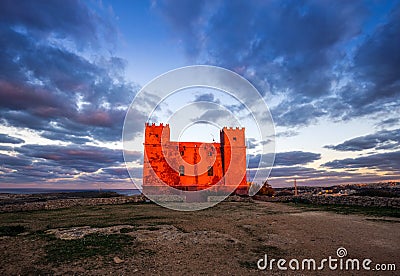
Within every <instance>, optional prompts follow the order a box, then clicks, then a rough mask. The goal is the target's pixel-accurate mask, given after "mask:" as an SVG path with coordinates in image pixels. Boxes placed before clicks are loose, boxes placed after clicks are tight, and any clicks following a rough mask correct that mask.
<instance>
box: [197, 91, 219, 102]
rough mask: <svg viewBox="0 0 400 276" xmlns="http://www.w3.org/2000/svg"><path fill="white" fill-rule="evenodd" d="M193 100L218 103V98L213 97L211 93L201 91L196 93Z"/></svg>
mask: <svg viewBox="0 0 400 276" xmlns="http://www.w3.org/2000/svg"><path fill="white" fill-rule="evenodd" d="M194 102H207V103H217V104H219V103H220V101H219V100H218V99H215V96H214V94H212V93H203V94H199V95H196V97H195V99H194Z"/></svg>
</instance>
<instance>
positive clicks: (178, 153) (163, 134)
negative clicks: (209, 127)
mask: <svg viewBox="0 0 400 276" xmlns="http://www.w3.org/2000/svg"><path fill="white" fill-rule="evenodd" d="M164 183H165V184H167V185H169V186H171V187H174V188H176V189H178V190H184V191H199V190H203V189H207V188H209V187H211V186H214V185H215V184H217V183H219V185H218V187H225V188H226V190H228V189H232V190H233V188H234V187H232V186H237V188H236V193H238V194H247V192H248V186H247V181H246V144H245V130H244V128H236V129H232V128H226V127H224V128H223V129H222V130H221V132H220V143H217V142H215V143H202V142H176V141H170V128H169V125H168V124H167V125H163V124H160V125H156V124H151V125H150V124H148V123H146V129H145V141H144V164H143V189H144V190H145V192H146V191H151V189H153V188H156V189H158V191H160V189H161V190H163V186H164V185H165V184H164ZM238 183H239V185H238ZM164 188H165V186H164Z"/></svg>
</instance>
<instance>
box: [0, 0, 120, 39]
mask: <svg viewBox="0 0 400 276" xmlns="http://www.w3.org/2000/svg"><path fill="white" fill-rule="evenodd" d="M0 18H1V21H2V22H3V23H5V24H7V25H10V26H16V27H22V28H24V27H26V26H27V27H28V29H25V31H29V32H31V35H34V36H35V37H39V38H41V37H48V36H51V35H54V36H55V37H57V38H67V37H72V38H73V39H74V40H75V41H76V42H78V43H82V44H85V43H90V44H91V45H92V46H97V45H98V43H99V40H100V39H102V37H100V36H99V33H100V30H99V29H102V32H104V33H106V34H107V35H108V36H110V35H112V34H113V33H115V28H114V27H113V26H112V25H111V24H109V23H107V21H105V20H103V19H102V17H100V16H98V15H97V14H96V13H94V12H92V11H91V10H89V9H88V8H87V7H86V5H85V4H83V3H82V2H81V1H77V0H70V1H62V0H55V1H35V2H32V1H29V0H19V1H12V0H4V1H1V2H0Z"/></svg>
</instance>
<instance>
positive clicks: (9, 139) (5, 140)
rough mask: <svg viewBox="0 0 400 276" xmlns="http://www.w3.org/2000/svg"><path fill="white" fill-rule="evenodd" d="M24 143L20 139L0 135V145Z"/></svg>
mask: <svg viewBox="0 0 400 276" xmlns="http://www.w3.org/2000/svg"><path fill="white" fill-rule="evenodd" d="M24 142H25V141H24V140H23V139H20V138H16V137H12V136H10V135H7V134H3V133H0V143H8V144H21V143H24Z"/></svg>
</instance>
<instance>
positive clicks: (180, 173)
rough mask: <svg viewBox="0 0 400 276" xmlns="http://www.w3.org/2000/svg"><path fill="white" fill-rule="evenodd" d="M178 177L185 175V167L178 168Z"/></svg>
mask: <svg viewBox="0 0 400 276" xmlns="http://www.w3.org/2000/svg"><path fill="white" fill-rule="evenodd" d="M179 175H180V176H184V175H185V167H184V166H183V165H180V166H179Z"/></svg>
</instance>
